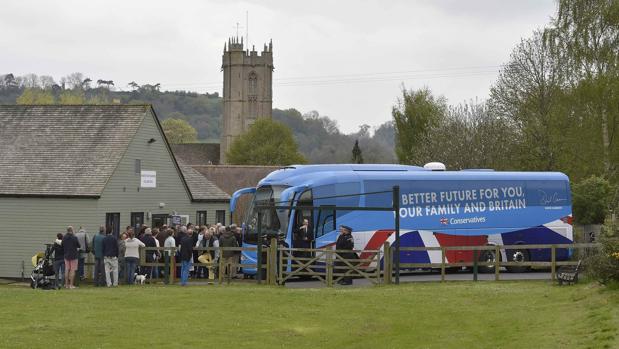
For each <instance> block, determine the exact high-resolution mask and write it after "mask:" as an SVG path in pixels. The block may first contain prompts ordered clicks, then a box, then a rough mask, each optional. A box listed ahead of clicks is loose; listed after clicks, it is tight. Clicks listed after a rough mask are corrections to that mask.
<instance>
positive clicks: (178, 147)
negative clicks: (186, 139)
mask: <svg viewBox="0 0 619 349" xmlns="http://www.w3.org/2000/svg"><path fill="white" fill-rule="evenodd" d="M170 147H171V148H172V151H173V152H174V156H176V158H177V159H180V160H182V161H183V162H184V163H186V164H188V165H192V166H193V165H218V164H219V143H185V144H170Z"/></svg>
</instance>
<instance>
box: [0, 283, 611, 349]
mask: <svg viewBox="0 0 619 349" xmlns="http://www.w3.org/2000/svg"><path fill="white" fill-rule="evenodd" d="M0 309H1V312H2V316H0V347H2V348H61V347H62V348H118V347H129V348H148V347H166V348H176V347H187V348H192V347H193V348H198V347H200V348H213V349H215V348H273V347H275V348H295V349H298V348H314V349H318V348H518V349H523V348H535V349H539V348H619V334H618V333H619V291H617V290H614V291H613V290H606V289H604V288H601V287H599V286H595V285H593V284H583V285H577V286H573V287H558V286H554V285H552V284H551V283H550V282H542V281H539V282H536V281H531V282H529V281H518V282H479V283H472V282H452V283H445V284H440V283H415V284H407V285H401V286H382V287H362V288H335V289H326V288H323V289H286V288H277V287H267V286H263V287H257V286H251V285H233V286H215V285H211V286H191V287H187V288H182V287H180V286H168V287H165V286H155V285H153V286H144V287H133V286H132V287H120V288H117V289H107V288H93V287H83V288H80V289H77V290H60V291H42V290H31V289H28V288H25V287H24V288H22V287H17V286H0Z"/></svg>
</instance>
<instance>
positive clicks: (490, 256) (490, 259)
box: [479, 250, 501, 273]
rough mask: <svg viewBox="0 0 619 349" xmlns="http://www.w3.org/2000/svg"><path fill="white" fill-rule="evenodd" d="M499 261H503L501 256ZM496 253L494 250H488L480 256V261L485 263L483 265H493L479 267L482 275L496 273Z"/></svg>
mask: <svg viewBox="0 0 619 349" xmlns="http://www.w3.org/2000/svg"><path fill="white" fill-rule="evenodd" d="M498 258H499V260H500V259H501V256H500V255H499V257H498ZM496 259H497V256H496V253H495V251H492V250H486V251H483V253H482V254H481V255H480V256H479V261H480V262H483V263H493V264H491V265H487V266H485V265H480V266H479V272H480V273H494V268H495V267H496V265H495V264H494V263H496Z"/></svg>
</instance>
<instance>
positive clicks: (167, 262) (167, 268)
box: [163, 251, 170, 285]
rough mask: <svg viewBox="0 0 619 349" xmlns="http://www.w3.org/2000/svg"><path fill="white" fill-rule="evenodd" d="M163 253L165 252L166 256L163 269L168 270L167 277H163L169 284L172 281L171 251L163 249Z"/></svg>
mask: <svg viewBox="0 0 619 349" xmlns="http://www.w3.org/2000/svg"><path fill="white" fill-rule="evenodd" d="M163 253H165V255H164V258H163V262H164V266H163V268H164V269H163V270H165V272H166V275H165V278H163V282H164V283H165V284H166V285H168V284H169V283H170V252H169V251H163Z"/></svg>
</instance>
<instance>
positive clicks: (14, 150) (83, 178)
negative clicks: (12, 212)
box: [0, 105, 151, 197]
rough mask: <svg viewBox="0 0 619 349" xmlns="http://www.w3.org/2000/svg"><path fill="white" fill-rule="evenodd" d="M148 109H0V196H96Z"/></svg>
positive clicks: (121, 107)
mask: <svg viewBox="0 0 619 349" xmlns="http://www.w3.org/2000/svg"><path fill="white" fill-rule="evenodd" d="M150 110H151V107H150V106H145V105H43V106H22V105H2V106H0V195H19V196H22V195H32V196H39V195H44V196H48V195H57V196H93V197H97V196H100V195H101V192H102V191H103V188H104V187H105V184H106V182H107V180H108V179H109V177H110V176H111V175H112V173H113V171H114V169H115V168H116V166H117V164H118V162H119V161H120V159H121V158H122V156H123V154H124V152H125V151H126V149H127V146H128V145H129V142H130V141H131V139H132V138H133V136H134V135H135V133H136V132H137V130H138V128H139V126H140V124H141V122H142V120H143V119H144V116H145V115H146V113H147V112H149V111H150Z"/></svg>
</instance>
